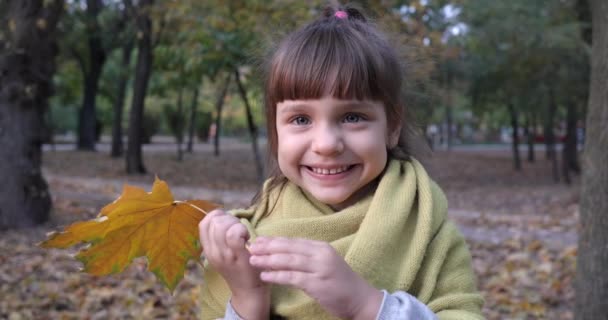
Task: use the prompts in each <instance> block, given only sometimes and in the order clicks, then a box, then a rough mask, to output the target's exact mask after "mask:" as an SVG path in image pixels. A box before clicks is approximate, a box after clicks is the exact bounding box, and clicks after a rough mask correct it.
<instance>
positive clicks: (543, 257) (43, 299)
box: [0, 145, 579, 319]
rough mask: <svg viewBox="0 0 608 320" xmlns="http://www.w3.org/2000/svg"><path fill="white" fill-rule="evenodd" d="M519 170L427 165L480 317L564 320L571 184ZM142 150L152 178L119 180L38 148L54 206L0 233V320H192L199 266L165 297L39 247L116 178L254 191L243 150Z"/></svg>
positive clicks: (501, 156) (190, 191)
mask: <svg viewBox="0 0 608 320" xmlns="http://www.w3.org/2000/svg"><path fill="white" fill-rule="evenodd" d="M537 158H538V161H537V163H535V164H528V163H524V170H523V172H514V171H513V170H512V164H511V160H510V158H509V154H508V153H507V152H496V151H488V152H470V151H467V152H464V151H454V152H451V153H447V152H437V153H436V154H435V155H434V157H433V158H431V159H428V160H426V161H425V164H426V165H427V167H428V168H429V171H430V172H431V174H432V176H433V177H434V178H435V179H436V180H437V181H438V182H439V184H440V185H441V186H442V188H443V189H444V190H445V192H446V194H447V196H448V199H449V202H450V215H451V217H452V219H454V220H455V221H456V222H457V224H458V226H459V227H460V228H461V230H462V231H463V232H464V234H465V235H466V237H467V239H468V241H469V245H470V247H471V251H472V254H473V259H474V267H475V271H476V272H477V274H478V278H479V287H480V289H481V291H482V292H483V294H484V296H485V299H486V304H485V310H484V312H485V315H486V316H487V318H488V319H571V318H572V311H571V309H572V306H573V302H574V299H573V298H574V294H573V276H574V269H575V260H576V225H577V210H578V190H579V189H578V182H576V181H575V184H574V185H573V186H565V185H560V184H555V183H553V182H552V181H551V171H550V167H548V162H546V161H545V160H544V155H542V154H541V153H540V152H539V153H538V154H537ZM174 159H175V154H174V153H173V152H167V151H166V150H165V151H158V152H153V151H151V152H147V153H146V155H145V164H146V166H147V168H148V170H149V172H150V173H149V174H147V175H144V176H138V177H127V176H125V175H124V174H123V173H122V171H123V170H124V160H123V159H111V158H110V157H109V156H108V155H107V154H105V153H101V152H99V153H83V152H75V151H61V152H59V151H58V152H46V153H45V155H44V163H45V164H44V171H45V174H46V176H47V178H48V180H49V184H50V188H51V193H52V194H53V200H54V204H55V208H54V211H53V216H52V220H51V221H50V222H49V223H47V224H46V225H44V226H41V227H37V228H31V229H26V230H18V231H5V232H0V297H1V299H0V319H151V318H158V319H194V318H196V315H197V312H198V310H197V297H198V294H199V292H198V287H197V285H198V284H200V282H201V281H202V280H201V274H200V269H199V268H200V267H199V266H198V265H197V264H195V263H191V264H190V265H189V267H188V271H187V272H186V277H185V279H184V281H182V283H180V285H179V286H178V287H177V288H176V290H175V293H174V295H171V294H170V293H169V292H168V291H167V289H165V288H164V287H162V286H161V285H160V284H159V283H158V281H157V280H156V279H155V278H154V276H153V275H152V274H151V273H149V272H147V271H145V268H146V262H145V260H138V261H136V262H135V263H134V264H133V265H132V266H131V267H130V268H128V270H127V271H126V272H125V273H123V274H119V275H114V276H110V277H103V278H96V277H92V276H89V275H87V274H84V273H81V272H79V269H80V267H81V266H80V264H79V263H78V262H77V261H76V260H75V259H74V258H73V257H72V255H73V254H74V252H75V250H43V249H40V248H38V247H37V246H36V243H37V242H39V241H41V240H43V239H44V238H45V234H46V233H47V232H49V231H51V230H57V229H59V228H60V227H62V226H63V225H65V224H67V223H70V222H72V221H76V220H85V219H89V218H92V217H94V216H95V215H96V214H97V212H98V210H99V209H100V208H101V207H102V206H103V205H104V204H106V203H108V202H110V201H112V200H113V199H115V198H116V197H117V196H118V194H119V193H120V191H121V185H122V184H123V183H124V182H128V183H131V184H139V185H141V186H143V187H144V188H146V189H147V190H149V188H150V186H151V185H152V181H153V179H154V174H158V176H159V177H161V178H162V179H165V180H166V181H167V182H168V183H169V185H170V187H171V188H172V190H173V191H174V193H175V197H176V198H177V199H186V198H202V199H208V200H212V201H219V202H222V203H224V204H225V205H226V206H227V207H238V206H244V205H246V204H247V203H248V201H249V199H250V198H251V196H252V195H253V193H254V192H255V173H254V172H252V168H254V164H253V158H252V156H251V155H250V149H249V146H247V145H242V146H241V147H238V146H237V147H234V148H229V149H228V150H225V151H223V152H222V154H221V156H220V157H214V156H213V154H212V153H211V152H209V149H208V148H207V149H205V148H203V149H202V151H198V152H197V153H195V154H187V155H186V157H185V160H184V161H183V162H181V163H180V162H177V161H175V160H174Z"/></svg>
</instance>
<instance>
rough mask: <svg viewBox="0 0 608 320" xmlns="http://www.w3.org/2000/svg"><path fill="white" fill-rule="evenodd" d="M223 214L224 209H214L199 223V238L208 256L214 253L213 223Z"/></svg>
mask: <svg viewBox="0 0 608 320" xmlns="http://www.w3.org/2000/svg"><path fill="white" fill-rule="evenodd" d="M222 214H224V212H223V211H222V210H213V211H211V212H210V213H209V214H208V215H206V216H205V218H204V219H203V220H201V222H200V223H199V224H198V232H199V239H200V241H201V246H202V247H203V250H204V252H205V255H207V256H209V255H212V254H213V247H214V246H213V241H211V225H212V224H213V220H214V219H216V217H217V216H220V215H222Z"/></svg>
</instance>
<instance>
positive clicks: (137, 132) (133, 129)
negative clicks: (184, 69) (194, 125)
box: [126, 0, 154, 174]
mask: <svg viewBox="0 0 608 320" xmlns="http://www.w3.org/2000/svg"><path fill="white" fill-rule="evenodd" d="M153 2H154V1H153V0H141V1H140V2H139V5H138V9H137V17H136V20H135V21H136V24H137V30H138V38H137V65H136V66H135V81H134V83H133V102H132V103H131V113H130V114H129V131H128V135H129V139H128V143H127V157H126V162H127V173H128V174H143V173H146V168H145V167H144V163H143V159H142V152H141V145H142V141H141V140H142V130H143V117H144V103H145V99H146V91H147V90H148V80H149V79H150V73H151V71H152V59H153V56H152V49H153V48H152V21H151V20H150V17H149V16H148V13H147V9H148V7H150V6H151V5H152V4H153Z"/></svg>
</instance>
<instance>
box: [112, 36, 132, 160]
mask: <svg viewBox="0 0 608 320" xmlns="http://www.w3.org/2000/svg"><path fill="white" fill-rule="evenodd" d="M131 51H133V41H129V42H128V43H126V44H125V46H124V47H123V48H122V62H121V65H122V68H121V70H120V74H119V78H118V80H117V88H116V101H114V121H113V123H112V153H111V156H112V158H118V157H121V156H122V152H123V145H122V113H123V111H124V108H125V96H126V93H127V83H128V82H129V65H130V64H131Z"/></svg>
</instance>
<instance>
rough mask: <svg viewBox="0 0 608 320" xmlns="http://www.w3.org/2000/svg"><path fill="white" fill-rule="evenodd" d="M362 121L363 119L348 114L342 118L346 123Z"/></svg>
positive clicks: (353, 114) (356, 115)
mask: <svg viewBox="0 0 608 320" xmlns="http://www.w3.org/2000/svg"><path fill="white" fill-rule="evenodd" d="M361 120H363V118H362V117H361V116H360V115H358V114H355V113H349V114H347V115H346V116H345V117H344V122H348V123H356V122H359V121H361Z"/></svg>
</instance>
